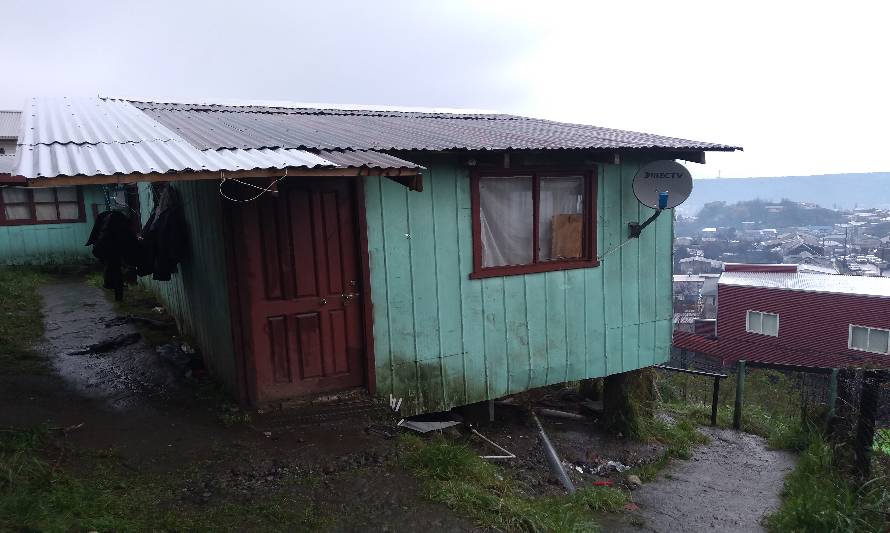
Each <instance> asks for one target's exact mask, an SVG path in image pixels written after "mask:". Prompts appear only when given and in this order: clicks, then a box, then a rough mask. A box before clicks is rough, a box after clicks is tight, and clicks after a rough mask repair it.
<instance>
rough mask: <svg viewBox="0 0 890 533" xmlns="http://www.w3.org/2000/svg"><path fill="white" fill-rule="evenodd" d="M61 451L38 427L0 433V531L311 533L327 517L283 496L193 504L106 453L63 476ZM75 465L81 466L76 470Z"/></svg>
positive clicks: (173, 486)
mask: <svg viewBox="0 0 890 533" xmlns="http://www.w3.org/2000/svg"><path fill="white" fill-rule="evenodd" d="M62 451H63V448H61V447H60V446H59V444H58V443H57V442H55V441H54V439H53V436H52V435H50V434H49V433H48V432H47V431H46V430H45V429H43V428H36V429H30V430H21V431H18V430H6V429H5V430H3V431H2V432H0V531H47V532H54V531H59V532H62V531H90V530H98V531H244V530H257V531H318V530H320V529H324V528H325V527H327V526H328V525H329V524H330V520H329V517H328V516H326V515H325V514H323V512H322V510H321V509H320V508H319V507H317V506H315V505H314V504H312V503H306V502H304V501H296V500H294V499H293V498H292V497H290V496H288V495H287V494H277V493H275V494H270V495H267V496H264V497H263V498H262V499H260V498H245V499H244V500H243V501H240V500H239V501H231V500H222V501H219V502H213V501H212V502H209V503H206V504H200V505H193V504H190V503H187V502H186V503H184V502H182V501H180V500H178V499H177V496H178V489H179V486H180V482H181V480H180V479H179V478H178V477H177V476H151V475H134V474H133V473H132V472H130V471H124V470H122V469H121V468H120V467H119V466H118V458H117V454H116V453H114V452H110V453H108V454H107V455H106V454H103V453H97V454H94V455H93V456H92V457H90V456H79V457H78V460H79V461H83V460H92V462H93V463H94V464H93V463H91V464H90V467H89V468H86V467H85V468H83V470H84V471H87V472H89V475H84V476H77V475H75V474H72V473H70V472H66V471H65V469H64V468H63V467H61V466H60V465H59V464H58V463H59V460H60V458H62V457H63V454H62ZM81 466H83V465H81Z"/></svg>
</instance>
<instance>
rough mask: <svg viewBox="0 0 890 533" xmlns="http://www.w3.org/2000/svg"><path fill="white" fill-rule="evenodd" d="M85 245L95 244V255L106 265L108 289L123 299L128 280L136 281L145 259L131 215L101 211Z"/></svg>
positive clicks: (116, 297) (105, 280) (118, 298)
mask: <svg viewBox="0 0 890 533" xmlns="http://www.w3.org/2000/svg"><path fill="white" fill-rule="evenodd" d="M86 245H87V246H92V247H93V255H94V256H95V257H96V258H97V259H99V260H100V261H102V263H103V264H104V266H105V272H104V286H105V288H106V289H112V290H114V298H115V299H116V300H122V299H123V297H124V281H125V279H126V280H128V281H135V279H136V273H137V272H138V270H140V269H141V267H142V264H143V262H144V256H143V252H142V246H141V243H140V242H139V239H138V238H137V236H136V233H135V232H134V231H133V223H132V221H131V220H130V217H129V216H127V215H126V214H125V213H123V212H121V211H104V212H102V213H99V215H98V216H97V217H96V222H95V223H94V224H93V231H92V232H90V237H89V239H87V243H86ZM125 268H126V269H127V272H124V269H125ZM128 278H129V279H128Z"/></svg>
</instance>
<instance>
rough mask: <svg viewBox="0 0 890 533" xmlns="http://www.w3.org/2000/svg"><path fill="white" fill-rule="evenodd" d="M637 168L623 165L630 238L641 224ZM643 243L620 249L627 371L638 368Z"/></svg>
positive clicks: (623, 205) (623, 199)
mask: <svg viewBox="0 0 890 533" xmlns="http://www.w3.org/2000/svg"><path fill="white" fill-rule="evenodd" d="M638 168H639V167H638V165H636V164H634V163H629V162H625V163H624V164H622V165H621V228H622V230H623V231H624V237H625V238H626V236H627V225H628V223H630V222H638V221H640V203H639V201H637V198H636V196H635V195H634V193H633V177H634V175H635V174H636V172H637V169H638ZM639 269H640V240H639V239H631V240H630V241H629V242H628V243H627V244H626V245H625V246H624V247H622V248H621V274H622V275H621V291H622V294H621V322H622V326H623V331H622V354H621V358H622V361H623V364H622V366H623V367H624V370H629V369H632V368H639V366H640V362H639V323H640V287H639Z"/></svg>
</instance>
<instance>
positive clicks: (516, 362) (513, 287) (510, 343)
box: [504, 276, 529, 394]
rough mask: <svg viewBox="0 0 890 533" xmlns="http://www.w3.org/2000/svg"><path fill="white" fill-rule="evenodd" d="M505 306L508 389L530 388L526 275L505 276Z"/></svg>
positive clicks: (514, 391) (520, 389)
mask: <svg viewBox="0 0 890 533" xmlns="http://www.w3.org/2000/svg"><path fill="white" fill-rule="evenodd" d="M504 306H505V310H506V312H505V317H504V318H505V324H506V336H507V367H508V368H509V373H508V376H507V391H508V392H509V393H511V394H512V393H516V392H522V391H524V390H526V389H528V382H529V373H528V363H529V344H528V318H527V315H526V306H525V277H524V276H509V277H507V278H504Z"/></svg>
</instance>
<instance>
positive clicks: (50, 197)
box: [34, 189, 56, 202]
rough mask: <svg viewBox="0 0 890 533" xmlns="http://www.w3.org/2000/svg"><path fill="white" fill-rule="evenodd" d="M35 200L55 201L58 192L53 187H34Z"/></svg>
mask: <svg viewBox="0 0 890 533" xmlns="http://www.w3.org/2000/svg"><path fill="white" fill-rule="evenodd" d="M34 201H35V202H55V201H56V193H55V191H53V190H52V189H34Z"/></svg>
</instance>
